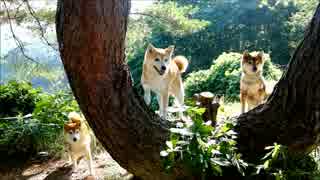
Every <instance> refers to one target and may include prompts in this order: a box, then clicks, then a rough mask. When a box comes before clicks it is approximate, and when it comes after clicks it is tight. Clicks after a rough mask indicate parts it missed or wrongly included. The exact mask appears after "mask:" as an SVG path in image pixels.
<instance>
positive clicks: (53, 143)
mask: <svg viewBox="0 0 320 180" xmlns="http://www.w3.org/2000/svg"><path fill="white" fill-rule="evenodd" d="M13 87H14V88H16V89H9V88H13ZM2 90H3V91H2V92H4V90H6V92H7V94H6V95H5V96H2V101H1V103H2V104H3V105H6V104H10V103H11V102H15V103H11V104H10V106H8V107H7V110H8V111H9V112H21V109H22V110H24V109H27V110H28V111H23V112H24V113H26V112H27V113H32V117H31V118H29V119H23V118H22V117H21V116H20V117H17V119H16V120H5V119H2V120H1V121H0V153H1V154H2V155H3V156H2V157H1V158H10V157H14V158H18V159H19V158H23V159H24V158H28V157H30V156H31V155H34V154H35V153H37V152H39V151H47V152H48V153H49V155H51V156H54V155H61V154H59V153H61V152H62V150H63V136H62V135H63V134H62V132H63V124H64V122H65V121H67V120H68V118H67V114H68V113H69V112H71V111H79V108H78V105H77V103H76V101H75V100H74V98H73V96H72V94H70V93H64V92H59V93H57V94H45V93H40V92H39V90H38V89H33V88H32V87H31V86H30V84H29V83H17V82H10V83H9V84H6V85H3V86H2ZM13 94H14V95H15V96H13ZM11 96H13V97H11ZM3 97H6V98H3ZM4 99H5V100H4ZM26 99H27V100H26ZM6 100H8V102H6ZM27 102H32V106H30V104H31V103H27ZM14 105H17V106H18V108H17V107H15V106H14ZM27 105H29V106H27ZM9 107H11V108H12V109H13V110H11V109H9ZM21 107H28V108H21ZM17 109H18V110H19V111H18V110H17ZM13 115H16V114H14V113H13Z"/></svg>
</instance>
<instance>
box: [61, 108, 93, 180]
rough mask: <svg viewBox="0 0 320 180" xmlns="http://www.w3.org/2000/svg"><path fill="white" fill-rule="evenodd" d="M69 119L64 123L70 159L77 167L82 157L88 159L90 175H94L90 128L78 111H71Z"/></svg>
mask: <svg viewBox="0 0 320 180" xmlns="http://www.w3.org/2000/svg"><path fill="white" fill-rule="evenodd" d="M68 118H69V121H68V122H67V123H65V125H64V137H65V142H66V146H67V150H68V153H69V161H72V163H73V165H74V167H75V168H77V164H78V161H80V159H81V158H82V157H86V158H87V160H88V165H89V171H90V175H93V174H94V172H93V167H92V153H91V143H92V135H91V134H90V131H89V128H88V127H87V125H86V124H85V122H84V118H82V117H81V116H80V115H79V114H78V113H76V112H71V113H69V115H68Z"/></svg>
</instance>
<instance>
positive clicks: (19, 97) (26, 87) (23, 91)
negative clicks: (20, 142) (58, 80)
mask: <svg viewBox="0 0 320 180" xmlns="http://www.w3.org/2000/svg"><path fill="white" fill-rule="evenodd" d="M40 92H41V90H40V89H34V88H32V86H31V84H30V83H27V82H16V81H10V82H8V83H7V84H4V85H0V117H8V116H17V115H18V114H22V115H26V114H29V113H32V111H33V109H34V108H35V105H36V103H37V101H38V100H39V94H40Z"/></svg>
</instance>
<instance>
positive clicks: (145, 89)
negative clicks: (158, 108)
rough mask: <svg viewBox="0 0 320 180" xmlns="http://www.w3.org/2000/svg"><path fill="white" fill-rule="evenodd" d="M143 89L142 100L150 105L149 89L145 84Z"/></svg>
mask: <svg viewBox="0 0 320 180" xmlns="http://www.w3.org/2000/svg"><path fill="white" fill-rule="evenodd" d="M143 90H144V101H145V102H146V104H147V105H150V103H151V90H150V88H149V87H147V86H143Z"/></svg>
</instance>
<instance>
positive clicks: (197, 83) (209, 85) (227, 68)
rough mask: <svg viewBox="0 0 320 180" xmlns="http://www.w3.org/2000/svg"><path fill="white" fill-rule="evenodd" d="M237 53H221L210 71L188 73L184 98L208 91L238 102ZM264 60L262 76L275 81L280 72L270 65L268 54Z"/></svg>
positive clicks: (238, 72)
mask: <svg viewBox="0 0 320 180" xmlns="http://www.w3.org/2000/svg"><path fill="white" fill-rule="evenodd" d="M241 57H242V55H241V54H239V53H232V52H231V53H223V54H222V55H220V56H219V57H218V58H217V59H216V60H215V61H213V64H212V66H211V67H210V69H207V70H200V71H197V72H193V73H190V74H189V75H188V77H187V79H186V80H185V91H186V96H187V97H191V96H192V95H193V94H195V93H199V92H202V91H210V92H212V93H214V94H217V95H223V96H225V97H226V99H227V100H231V101H234V100H238V99H239V93H240V75H241V70H240V61H241ZM264 58H265V60H266V62H265V65H264V71H263V75H264V77H265V78H266V79H267V80H272V81H277V80H278V79H279V78H280V76H281V74H282V72H281V70H280V69H279V68H277V67H276V66H275V65H273V64H272V62H271V60H270V57H269V55H268V54H264Z"/></svg>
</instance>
